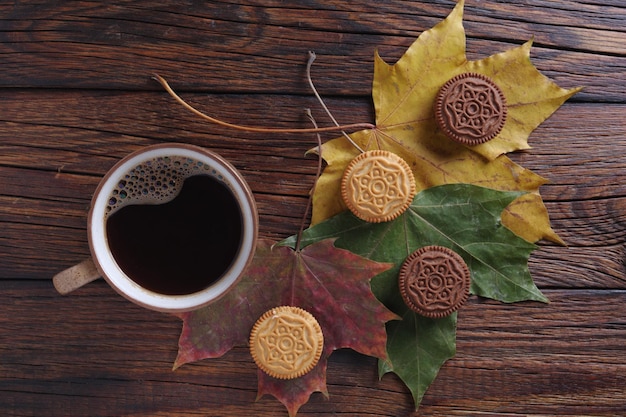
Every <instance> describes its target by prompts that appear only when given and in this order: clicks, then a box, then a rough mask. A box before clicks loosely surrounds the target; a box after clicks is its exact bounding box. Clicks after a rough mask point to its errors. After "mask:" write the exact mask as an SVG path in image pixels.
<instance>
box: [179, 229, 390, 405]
mask: <svg viewBox="0 0 626 417" xmlns="http://www.w3.org/2000/svg"><path fill="white" fill-rule="evenodd" d="M391 266H392V265H390V264H385V263H380V262H376V261H372V260H370V259H367V258H363V257H360V256H358V255H355V254H353V253H352V252H349V251H347V250H345V249H339V248H336V247H335V246H334V245H333V241H332V240H323V241H318V242H315V243H314V244H310V245H308V246H307V247H306V248H304V249H302V250H301V251H294V250H293V249H292V248H289V247H285V246H275V244H274V242H272V241H269V240H266V239H260V240H259V242H258V243H257V249H256V253H255V256H254V258H253V260H252V263H251V264H250V266H249V267H248V269H247V270H246V273H245V274H244V276H243V277H242V279H241V281H240V283H239V284H238V285H237V286H235V287H234V288H233V289H232V290H231V291H229V292H228V293H227V294H226V295H225V296H224V297H222V298H221V299H219V300H218V301H216V302H215V303H213V304H210V305H209V306H207V307H204V308H201V309H199V310H195V311H192V312H189V313H183V314H181V315H180V317H181V318H182V319H183V330H182V332H181V335H180V340H179V349H178V356H177V358H176V362H175V364H174V368H177V367H179V366H181V365H183V364H185V363H188V362H193V361H197V360H201V359H205V358H216V357H219V356H222V355H223V354H224V353H226V352H227V351H228V350H230V349H231V348H232V347H234V346H246V345H247V344H248V338H249V335H250V331H251V329H252V326H253V325H254V323H255V322H256V320H257V319H258V318H259V317H260V316H261V315H263V313H265V312H266V311H268V310H270V309H271V308H274V307H278V306H283V305H290V306H297V307H300V308H303V309H304V310H306V311H308V312H309V313H311V314H312V315H313V316H314V317H315V318H316V319H317V321H318V322H319V324H320V326H321V328H322V332H323V334H324V350H323V353H322V357H321V358H320V360H319V362H318V364H317V365H316V366H315V367H314V368H313V370H311V372H309V373H307V374H305V375H304V376H302V377H299V378H295V379H289V380H282V379H276V378H272V377H270V376H268V375H267V374H265V373H264V372H262V371H260V370H259V372H258V377H259V379H258V381H259V383H258V395H259V397H260V396H263V395H264V394H270V395H273V396H274V397H276V398H277V399H278V400H280V401H281V402H282V403H283V404H284V405H285V406H286V407H287V409H288V411H289V415H290V416H294V415H296V413H297V411H298V409H299V407H300V406H301V405H302V404H305V403H306V402H307V401H308V399H309V397H310V395H311V394H312V393H313V392H316V391H318V392H322V393H323V394H324V395H327V390H326V363H327V360H328V357H329V356H330V354H331V353H332V352H333V351H334V350H336V349H340V348H351V349H353V350H356V351H357V352H360V353H362V354H365V355H370V356H374V357H377V358H386V356H387V354H386V351H385V345H386V339H387V336H386V333H385V322H387V321H389V320H392V319H395V318H397V317H396V315H395V314H393V313H391V312H390V311H389V310H387V309H386V308H385V307H384V306H383V305H382V304H381V303H380V302H379V301H378V300H377V299H376V297H375V296H374V294H373V293H372V291H371V289H370V279H371V278H372V277H373V276H375V275H376V274H378V273H381V272H384V271H386V270H387V269H389V268H390V267H391Z"/></svg>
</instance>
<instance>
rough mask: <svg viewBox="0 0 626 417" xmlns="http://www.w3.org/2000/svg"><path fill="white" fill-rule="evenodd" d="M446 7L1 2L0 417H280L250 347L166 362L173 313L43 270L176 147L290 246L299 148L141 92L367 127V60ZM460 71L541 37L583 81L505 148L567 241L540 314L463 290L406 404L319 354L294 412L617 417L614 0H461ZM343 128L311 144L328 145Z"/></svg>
mask: <svg viewBox="0 0 626 417" xmlns="http://www.w3.org/2000/svg"><path fill="white" fill-rule="evenodd" d="M453 6H454V2H453V1H449V0H447V1H443V0H427V1H419V2H418V1H402V0H388V1H380V2H379V1H372V0H368V1H364V0H357V1H339V0H310V1H297V0H267V1H258V0H250V1H248V0H239V1H230V0H226V1H206V2H200V1H176V2H174V1H171V2H167V1H160V2H159V1H121V0H117V1H116V0H112V1H107V2H96V1H93V2H90V1H75V2H58V1H52V0H39V1H24V2H17V1H2V2H0V19H1V20H0V88H1V90H0V230H1V232H0V253H1V256H0V312H1V315H0V324H1V325H0V410H1V411H2V414H3V415H5V416H6V415H12V416H13V415H14V416H243V415H246V416H283V415H285V416H286V415H287V413H286V411H285V409H284V407H283V406H282V405H281V404H280V403H279V402H278V401H276V400H275V399H274V398H271V397H263V398H261V399H260V400H258V401H256V402H255V397H256V383H257V381H256V367H255V366H254V364H253V362H252V361H251V358H250V356H249V353H248V351H247V349H246V348H237V349H234V350H233V351H231V352H230V353H228V354H227V355H226V356H224V357H223V358H220V359H211V360H204V361H201V362H197V363H194V364H189V365H185V366H183V367H182V368H179V369H178V370H176V371H172V364H173V361H174V358H175V356H176V351H177V342H178V336H179V333H180V329H181V322H180V321H179V319H177V318H175V317H173V316H170V315H166V314H160V313H155V312H151V311H148V310H145V309H142V308H140V307H137V306H135V305H134V304H132V303H130V302H128V301H126V300H125V299H123V298H122V297H120V296H119V295H117V294H116V293H115V292H114V291H113V290H112V289H111V288H110V287H108V286H107V285H106V284H105V282H104V281H102V280H99V281H97V282H95V283H92V284H90V285H88V286H86V287H84V288H82V289H80V290H78V291H76V292H75V293H73V294H71V295H69V296H61V295H58V294H57V293H56V292H55V290H54V288H53V286H52V282H51V277H52V276H53V275H54V274H55V273H57V272H58V271H60V270H62V269H64V268H66V267H69V266H71V265H73V264H75V263H77V262H79V261H81V260H83V259H84V258H86V257H88V256H89V250H88V245H87V234H86V215H87V210H88V207H89V202H90V198H91V195H92V193H93V191H94V190H95V188H96V185H97V184H98V181H99V180H100V178H101V177H102V176H103V174H104V173H105V172H106V171H107V170H108V169H109V168H110V167H111V166H112V165H113V164H114V163H115V162H116V161H118V160H119V159H120V158H122V157H123V156H125V155H126V154H128V153H129V152H131V151H134V150H137V149H139V148H141V147H143V146H145V145H150V144H155V143H163V142H180V143H191V144H196V145H200V146H204V147H206V148H209V149H212V150H214V151H217V152H219V153H221V154H222V155H223V156H224V157H226V158H228V159H229V160H230V161H231V162H232V163H233V164H234V165H235V166H236V167H237V168H239V169H240V170H241V172H242V173H243V174H244V176H245V177H246V179H247V180H248V182H249V183H250V185H251V187H252V189H253V192H254V194H255V197H256V199H257V202H258V206H259V210H260V219H261V223H260V233H261V236H262V237H267V238H272V239H277V240H278V239H282V238H284V237H287V236H289V235H292V234H294V233H296V232H297V230H298V225H299V221H300V218H301V217H302V215H303V212H304V210H305V205H306V200H307V193H308V191H309V189H310V187H311V186H312V183H313V180H314V176H315V170H316V164H317V161H316V160H315V159H314V158H305V157H304V152H305V151H306V150H307V149H309V148H311V147H312V146H315V138H314V137H313V136H312V135H305V134H282V135H278V134H277V135H267V134H251V133H245V132H238V131H232V130H228V129H225V128H221V127H217V126H214V125H210V124H208V123H206V122H204V121H202V120H200V119H199V118H198V117H196V116H194V115H193V114H191V113H189V112H187V111H186V110H184V109H183V108H182V107H180V106H179V105H178V104H176V103H175V102H174V101H173V100H172V99H171V98H170V97H169V96H168V95H167V94H166V93H164V91H163V89H162V88H161V87H160V86H159V85H158V84H156V83H155V82H154V81H153V80H152V79H151V74H152V73H154V72H158V73H159V74H161V75H163V76H164V77H166V78H167V79H168V80H169V81H170V83H171V84H172V86H173V87H174V88H175V89H176V90H178V92H179V93H180V94H181V95H182V96H183V97H184V98H185V99H186V100H188V101H189V102H191V103H193V104H194V105H195V106H197V107H199V108H201V109H203V110H204V111H206V112H208V113H211V114H213V115H216V116H219V117H220V118H222V119H225V120H228V121H231V122H234V123H245V124H252V125H260V126H267V127H309V126H310V124H309V122H308V120H307V118H306V117H305V115H304V112H303V109H304V108H311V109H312V111H313V113H314V115H315V116H316V118H317V120H318V122H320V123H322V124H328V119H327V118H326V117H325V116H324V114H323V112H322V110H321V108H320V106H319V105H318V103H317V101H316V100H315V99H314V97H313V95H312V94H311V91H310V90H309V88H308V86H307V83H306V78H305V67H306V60H307V52H308V51H309V50H314V51H315V52H316V53H317V61H316V62H315V64H314V67H313V78H314V80H315V82H316V85H317V87H318V89H319V91H320V93H321V94H322V96H324V97H325V98H326V101H327V104H328V105H329V107H330V108H331V109H332V110H333V112H334V115H335V117H336V118H337V119H338V120H339V121H341V122H342V123H351V122H371V121H373V109H372V104H371V98H370V91H371V81H372V70H373V56H374V53H375V50H376V49H378V51H379V53H380V55H381V56H382V57H383V58H385V59H386V60H387V61H388V62H395V60H397V59H398V58H399V57H400V56H401V55H402V53H403V52H404V50H405V49H406V48H407V47H408V46H409V45H410V44H411V43H412V42H413V40H414V39H415V38H416V37H417V36H418V35H419V34H420V33H421V32H422V31H424V30H426V29H428V28H430V27H432V26H433V25H434V24H436V23H437V22H439V21H440V20H441V19H443V18H444V17H445V16H446V15H447V14H448V13H449V12H450V11H451V10H452V8H453ZM465 28H466V32H467V42H468V56H469V58H470V59H479V58H482V57H485V56H488V55H490V54H493V53H497V52H501V51H503V50H506V49H509V48H511V47H513V46H517V45H520V44H522V43H524V42H525V41H526V40H528V39H530V38H532V37H534V39H535V42H534V46H533V49H532V54H531V56H532V61H533V63H534V64H535V65H536V66H537V67H538V68H539V69H540V70H541V71H542V72H543V73H544V74H546V75H547V76H549V77H551V78H552V79H553V80H554V81H555V82H557V83H558V84H559V85H560V86H562V87H566V88H570V87H575V86H584V87H585V89H584V91H582V92H581V93H579V94H577V95H576V96H575V97H574V98H572V99H571V100H569V101H568V102H567V103H565V105H564V106H563V107H562V108H560V109H559V110H558V111H557V112H556V113H555V114H554V115H553V116H552V117H551V118H550V119H549V120H547V121H546V122H545V123H544V124H542V125H541V126H540V127H539V128H538V129H537V130H536V131H535V132H534V133H533V134H532V135H531V138H530V143H531V144H532V146H533V149H532V150H530V151H525V152H521V153H516V154H513V155H512V158H513V159H514V160H515V161H516V162H518V163H520V164H521V165H523V166H524V167H526V168H529V169H531V170H533V171H534V172H536V173H538V174H540V175H542V176H544V177H546V178H548V179H549V180H550V181H551V182H550V184H548V185H545V186H543V187H542V188H541V193H542V196H543V198H544V200H545V202H546V205H547V207H548V210H549V212H550V215H551V219H552V224H553V227H554V229H555V230H556V231H557V233H558V234H559V235H560V236H561V237H562V238H563V239H564V240H565V241H566V242H567V244H568V246H567V247H562V246H557V245H554V244H550V243H547V242H541V244H540V248H539V249H538V250H537V251H535V252H534V253H533V255H532V257H531V260H530V268H531V273H532V274H533V277H534V279H535V281H536V283H537V284H538V286H539V287H540V288H541V290H542V291H543V292H544V293H545V294H546V295H547V296H548V297H549V298H550V299H551V303H550V304H548V305H543V304H538V303H520V304H514V305H505V304H501V303H498V302H493V301H488V300H482V299H477V298H476V297H472V298H471V299H470V301H469V303H468V305H466V306H465V307H464V308H463V310H462V311H461V313H460V314H459V329H458V338H457V355H456V357H455V358H454V359H452V360H450V361H449V362H448V363H447V364H446V365H445V366H444V367H443V369H442V370H441V372H440V374H439V376H438V378H437V380H436V381H435V382H434V384H433V385H432V386H431V387H430V390H429V391H428V392H427V394H426V396H425V398H424V400H423V403H422V406H421V408H420V410H419V412H418V413H415V412H414V410H413V407H412V401H411V397H410V394H409V393H408V390H407V389H406V388H405V387H404V386H403V384H402V383H401V382H400V381H399V380H398V379H397V378H396V377H395V376H393V375H387V376H385V377H384V378H383V379H382V380H380V381H379V380H378V378H377V371H376V363H375V360H374V359H372V358H369V357H365V356H361V355H359V354H356V353H353V352H351V351H338V352H335V353H334V354H333V355H332V356H331V358H330V362H329V369H328V387H329V393H330V399H329V400H326V399H325V398H324V397H323V396H322V395H321V394H314V395H313V396H312V397H311V400H310V402H309V403H308V404H306V405H304V406H303V407H302V408H301V410H300V412H299V414H298V415H300V416H302V417H304V416H322V415H324V416H327V415H341V416H346V417H347V416H413V415H415V416H417V415H420V416H453V415H458V416H470V415H472V416H473V415H481V416H485V415H488V416H503V415H507V416H510V415H516V416H517V415H530V416H539V415H541V416H548V415H569V416H573V415H576V416H578V415H594V416H595V415H598V416H599V415H603V416H608V415H612V416H613V415H614V416H620V415H626V266H625V264H626V247H625V241H626V156H625V155H626V122H625V120H626V46H625V45H626V7H625V4H624V2H623V1H622V0H584V1H583V0H578V1H575V0H563V1H549V0H525V1H518V0H508V1H500V0H498V1H495V0H494V1H486V0H467V4H466V7H465ZM334 136H336V135H325V136H324V138H323V139H324V140H328V139H332V138H333V137H334Z"/></svg>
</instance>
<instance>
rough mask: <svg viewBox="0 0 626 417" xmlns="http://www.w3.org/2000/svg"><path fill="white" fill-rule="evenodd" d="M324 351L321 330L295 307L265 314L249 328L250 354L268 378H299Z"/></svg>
mask: <svg viewBox="0 0 626 417" xmlns="http://www.w3.org/2000/svg"><path fill="white" fill-rule="evenodd" d="M323 348H324V336H323V334H322V329H321V327H320V325H319V323H318V322H317V320H316V319H315V317H313V315H312V314H311V313H309V312H308V311H306V310H303V309H301V308H298V307H291V306H281V307H275V308H272V309H271V310H268V311H267V312H266V313H265V314H263V316H261V318H260V319H258V320H257V322H256V323H255V324H254V327H253V328H252V332H251V333H250V353H251V354H252V358H253V359H254V362H255V363H256V364H257V366H258V367H259V368H260V369H261V370H262V371H263V372H265V373H266V374H268V375H269V376H271V377H274V378H279V379H293V378H299V377H301V376H303V375H305V374H306V373H308V372H309V371H310V370H311V369H313V368H314V367H315V365H317V362H318V361H319V359H320V357H321V355H322V350H323Z"/></svg>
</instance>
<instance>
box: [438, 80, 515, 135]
mask: <svg viewBox="0 0 626 417" xmlns="http://www.w3.org/2000/svg"><path fill="white" fill-rule="evenodd" d="M506 116H507V106H506V99H505V97H504V94H503V93H502V90H500V87H498V86H497V85H496V84H495V83H494V82H493V81H492V80H491V79H490V78H489V77H487V76H485V75H482V74H475V73H464V74H460V75H457V76H456V77H453V78H451V79H450V80H448V81H447V82H446V83H445V84H444V85H443V87H441V89H440V90H439V93H438V94H437V97H436V98H435V120H436V122H437V125H438V126H439V128H440V129H441V130H442V131H443V132H444V133H445V134H446V136H448V137H449V138H450V139H452V140H454V141H456V142H459V143H462V144H464V145H469V146H474V145H479V144H481V143H484V142H487V141H489V140H491V139H493V138H495V137H496V136H497V135H498V133H500V131H501V130H502V128H503V127H504V123H505V122H506Z"/></svg>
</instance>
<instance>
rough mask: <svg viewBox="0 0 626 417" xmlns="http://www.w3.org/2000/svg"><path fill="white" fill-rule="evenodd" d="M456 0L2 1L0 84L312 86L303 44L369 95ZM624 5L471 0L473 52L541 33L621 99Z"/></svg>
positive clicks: (610, 96) (550, 68) (545, 47)
mask: <svg viewBox="0 0 626 417" xmlns="http://www.w3.org/2000/svg"><path fill="white" fill-rule="evenodd" d="M453 5H454V3H453V2H451V1H449V2H445V3H443V4H440V3H439V2H435V1H430V2H422V3H420V4H416V3H414V2H410V3H405V2H388V3H385V5H380V4H379V3H369V2H366V1H359V2H354V3H353V2H351V3H350V4H349V5H348V4H345V3H341V2H336V1H311V2H307V3H304V4H302V3H301V2H298V1H290V2H272V3H270V4H255V3H251V4H243V3H242V2H208V3H206V2H205V3H195V2H191V3H187V4H185V5H178V4H177V5H168V4H164V3H163V2H154V1H152V2H142V3H141V4H137V3H134V2H133V3H127V2H118V3H115V2H114V3H110V2H109V3H107V4H106V5H105V4H102V3H98V2H80V3H65V4H63V5H59V4H58V3H57V2H53V1H47V2H43V3H38V4H37V5H29V4H23V3H6V4H4V5H0V15H3V16H7V17H6V18H5V19H4V20H3V21H2V22H0V53H2V56H3V77H2V78H1V79H0V86H4V87H15V86H23V87H65V88H117V89H133V90H136V89H148V88H150V89H154V85H152V84H151V83H150V82H149V80H147V78H146V74H150V73H152V72H155V71H156V72H160V73H162V75H167V76H168V77H170V78H178V79H179V82H180V84H181V86H182V88H184V89H194V90H210V91H214V92H225V91H230V92H259V91H265V92H270V91H272V92H282V93H308V88H307V86H306V84H305V83H304V78H303V70H304V65H305V63H306V59H307V51H309V50H315V51H316V52H317V53H318V55H319V62H318V65H316V69H315V72H316V76H317V78H318V80H319V86H320V89H321V90H322V91H324V92H326V93H327V94H351V95H355V94H358V95H368V94H369V89H370V83H371V72H372V62H373V54H374V51H375V49H376V48H379V49H380V51H381V55H382V56H383V57H385V58H386V59H388V60H389V61H390V62H393V61H395V59H397V58H398V57H400V55H401V54H402V53H403V51H404V49H406V47H408V46H409V45H410V44H411V42H412V41H413V40H414V38H415V37H417V36H418V35H419V33H421V32H422V31H424V30H426V29H428V28H430V27H431V26H432V25H434V24H436V23H437V22H438V21H440V20H441V19H442V18H444V17H445V16H446V15H447V14H448V13H449V11H450V10H451V9H452V7H453ZM625 14H626V11H625V9H624V7H623V5H622V7H620V6H605V5H602V6H600V5H594V4H589V3H585V2H579V1H570V2H559V4H558V5H557V4H555V3H554V2H549V1H534V2H531V3H530V4H517V5H516V4H501V2H490V3H485V4H480V3H476V2H471V1H470V2H468V5H467V13H466V16H467V17H466V20H467V24H466V26H467V31H468V38H469V51H470V56H471V57H472V59H475V58H477V57H483V56H487V55H489V54H492V53H495V52H500V51H502V50H505V49H508V48H511V47H513V46H516V45H520V44H521V43H523V42H525V41H526V40H528V39H530V38H532V37H533V36H534V37H535V40H536V46H537V47H536V48H535V50H534V51H533V60H534V62H535V63H536V65H537V66H538V67H539V68H540V69H541V70H543V71H545V72H546V73H547V74H548V75H549V76H551V77H553V78H554V79H555V80H556V81H558V82H562V83H564V84H565V86H568V87H573V86H575V85H584V86H586V87H587V88H586V90H585V91H584V92H583V93H581V95H580V96H579V97H578V99H579V100H580V99H587V100H595V101H604V100H610V101H619V102H625V101H626V99H625V96H624V94H625V93H624V91H623V89H620V88H618V86H619V85H624V82H625V81H626V79H625V78H624V77H625V75H624V74H626V71H624V69H625V68H626V57H625V55H624V51H623V47H622V45H623V44H624V42H625V41H626V35H624V32H623V31H616V30H614V28H615V22H620V19H623V16H624V15H625ZM563 22H567V23H568V24H567V25H564V23H563ZM495 28H498V30H496V29H495ZM234 68H235V69H236V70H235V71H233V69H234ZM258 74H271V76H270V77H259V76H258Z"/></svg>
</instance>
